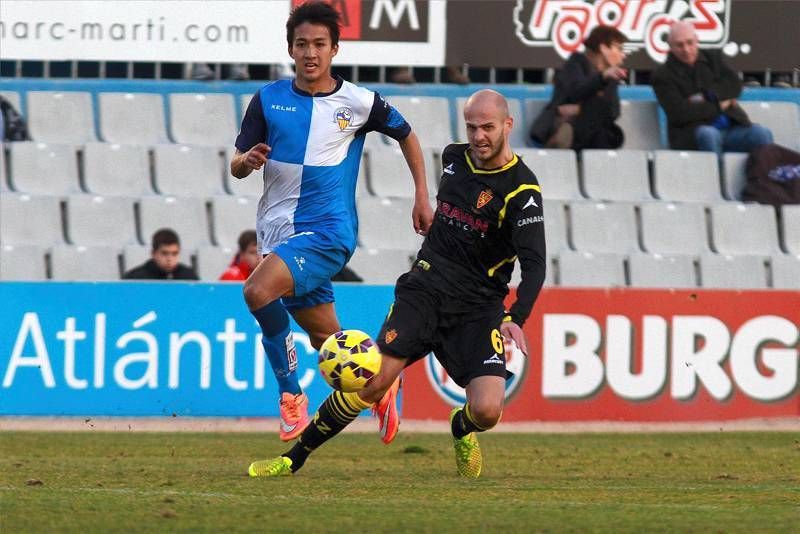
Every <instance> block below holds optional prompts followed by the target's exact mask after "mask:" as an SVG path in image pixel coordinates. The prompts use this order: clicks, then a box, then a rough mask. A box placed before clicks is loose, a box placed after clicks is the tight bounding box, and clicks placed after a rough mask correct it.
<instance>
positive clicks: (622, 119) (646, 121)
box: [617, 100, 663, 150]
mask: <svg viewBox="0 0 800 534" xmlns="http://www.w3.org/2000/svg"><path fill="white" fill-rule="evenodd" d="M617 124H618V125H619V127H620V128H622V131H623V132H624V133H625V142H624V143H623V144H622V148H623V149H626V150H628V149H640V150H657V149H659V148H662V146H663V145H662V144H661V129H660V128H659V120H658V103H657V102H655V101H652V100H620V116H619V119H618V120H617Z"/></svg>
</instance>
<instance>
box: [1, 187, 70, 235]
mask: <svg viewBox="0 0 800 534" xmlns="http://www.w3.org/2000/svg"><path fill="white" fill-rule="evenodd" d="M0 217H2V219H1V220H2V224H0V242H1V243H3V244H4V245H39V246H42V247H49V246H51V245H55V244H60V243H63V242H64V234H63V232H62V228H61V201H60V199H59V198H58V197H54V196H46V195H26V194H15V193H3V194H2V195H0Z"/></svg>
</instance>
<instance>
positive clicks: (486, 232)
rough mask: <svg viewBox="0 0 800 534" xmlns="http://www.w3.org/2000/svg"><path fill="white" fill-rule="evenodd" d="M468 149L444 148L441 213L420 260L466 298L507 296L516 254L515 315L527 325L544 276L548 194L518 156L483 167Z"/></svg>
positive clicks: (458, 295)
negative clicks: (518, 275)
mask: <svg viewBox="0 0 800 534" xmlns="http://www.w3.org/2000/svg"><path fill="white" fill-rule="evenodd" d="M468 149H469V145H467V144H454V145H449V146H448V147H446V148H445V149H444V152H443V153H442V177H441V184H440V185H439V191H438V193H437V195H436V203H437V205H436V213H435V215H434V220H433V224H432V225H431V228H430V230H429V232H428V235H427V237H426V238H425V241H424V242H423V244H422V248H421V249H420V251H419V254H418V259H419V260H423V261H424V262H425V263H427V264H428V265H429V266H430V267H429V268H430V269H432V270H434V271H436V272H438V274H440V275H441V279H442V283H443V285H444V286H445V287H443V288H442V290H443V291H444V292H446V293H447V294H449V295H452V296H453V297H456V298H458V299H459V300H461V301H463V302H464V303H465V304H470V303H478V302H481V301H485V300H487V299H489V300H496V299H502V298H504V297H505V296H506V294H508V282H509V281H510V279H511V273H512V272H513V269H514V264H515V263H516V262H517V261H518V262H519V264H520V266H521V269H522V281H521V283H520V285H519V287H518V288H517V300H516V302H515V303H514V304H513V306H512V307H511V309H510V310H509V312H510V313H509V314H510V315H511V319H512V320H513V321H514V322H515V323H517V324H519V325H522V323H524V322H525V320H526V319H527V318H528V315H529V314H530V311H531V308H532V307H533V303H534V301H535V300H536V297H537V296H538V294H539V290H540V289H541V287H542V283H543V282H544V275H545V265H546V261H545V258H546V252H545V240H544V213H543V211H542V193H541V190H540V188H539V184H538V182H537V180H536V176H535V175H534V174H533V172H532V171H531V170H530V169H529V168H528V167H527V166H526V165H525V164H524V163H523V162H522V160H521V159H520V158H519V157H518V156H516V155H514V158H513V159H512V160H511V161H510V162H508V163H507V164H506V165H503V166H502V167H500V168H498V169H489V170H487V169H479V168H477V167H476V166H475V164H474V163H473V161H472V160H471V159H470V156H469V151H468ZM425 263H423V265H425Z"/></svg>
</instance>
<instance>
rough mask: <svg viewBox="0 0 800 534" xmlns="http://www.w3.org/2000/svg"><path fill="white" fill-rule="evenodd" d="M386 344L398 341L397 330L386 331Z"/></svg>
mask: <svg viewBox="0 0 800 534" xmlns="http://www.w3.org/2000/svg"><path fill="white" fill-rule="evenodd" d="M384 339H385V340H386V343H391V342H392V341H394V340H395V339H397V330H395V329H394V328H392V329H391V330H387V331H386V336H385V337H384Z"/></svg>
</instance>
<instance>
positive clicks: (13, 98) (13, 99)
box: [0, 91, 25, 116]
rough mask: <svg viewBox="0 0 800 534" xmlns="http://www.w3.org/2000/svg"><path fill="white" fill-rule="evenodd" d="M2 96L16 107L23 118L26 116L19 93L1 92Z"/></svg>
mask: <svg viewBox="0 0 800 534" xmlns="http://www.w3.org/2000/svg"><path fill="white" fill-rule="evenodd" d="M0 96H2V97H3V98H5V99H6V100H7V101H8V102H9V103H10V104H11V105H12V106H14V109H16V110H17V111H18V112H19V113H20V114H22V115H23V116H24V115H25V114H24V113H23V109H22V100H21V99H20V96H19V93H18V92H16V91H0Z"/></svg>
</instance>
